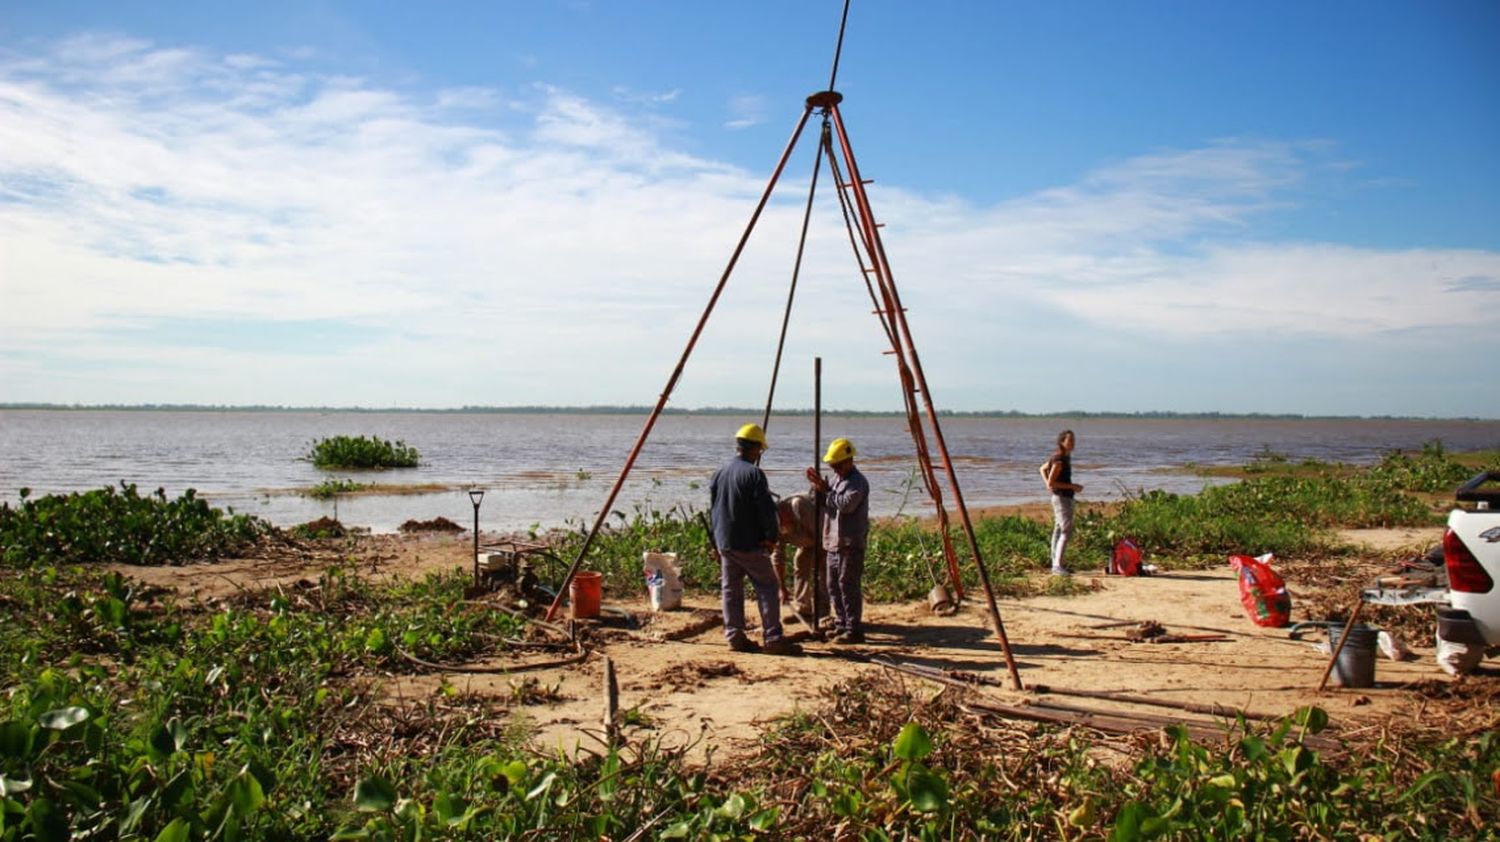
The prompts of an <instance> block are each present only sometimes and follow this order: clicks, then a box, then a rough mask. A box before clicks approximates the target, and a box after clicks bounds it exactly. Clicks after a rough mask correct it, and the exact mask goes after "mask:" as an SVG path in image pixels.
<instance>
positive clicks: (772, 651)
mask: <svg viewBox="0 0 1500 842" xmlns="http://www.w3.org/2000/svg"><path fill="white" fill-rule="evenodd" d="M765 652H766V654H767V655H801V654H802V647H801V646H798V645H797V644H795V643H793V642H791V641H790V640H787V639H786V638H784V637H778V638H777V639H775V640H768V641H766V646H765Z"/></svg>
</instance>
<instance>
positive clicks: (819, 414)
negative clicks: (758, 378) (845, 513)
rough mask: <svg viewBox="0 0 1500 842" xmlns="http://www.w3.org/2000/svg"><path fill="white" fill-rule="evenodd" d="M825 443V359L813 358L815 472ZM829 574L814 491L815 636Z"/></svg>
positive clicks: (820, 509) (820, 625)
mask: <svg viewBox="0 0 1500 842" xmlns="http://www.w3.org/2000/svg"><path fill="white" fill-rule="evenodd" d="M822 441H823V358H822V357H813V470H817V469H818V448H819V447H820V446H821V443H822ZM827 575H828V573H827V571H826V570H825V569H824V559H823V495H822V494H820V493H818V491H817V489H814V490H813V575H812V589H813V628H812V631H813V634H815V635H816V634H819V633H821V632H822V630H823V609H824V608H826V607H827V606H826V605H824V604H823V599H822V588H821V587H819V586H820V585H822V584H823V580H824V579H825V578H826V577H827Z"/></svg>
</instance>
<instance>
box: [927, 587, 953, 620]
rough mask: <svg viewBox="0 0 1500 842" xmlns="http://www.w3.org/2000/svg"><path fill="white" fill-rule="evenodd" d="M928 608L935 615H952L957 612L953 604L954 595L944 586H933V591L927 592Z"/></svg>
mask: <svg viewBox="0 0 1500 842" xmlns="http://www.w3.org/2000/svg"><path fill="white" fill-rule="evenodd" d="M927 607H929V608H931V609H932V613H934V614H952V613H953V612H954V611H955V610H957V608H956V606H955V605H954V604H953V597H952V595H950V594H949V593H948V589H947V588H945V587H943V586H942V585H933V586H932V590H930V591H928V592H927Z"/></svg>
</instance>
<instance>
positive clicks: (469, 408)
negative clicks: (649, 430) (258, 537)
mask: <svg viewBox="0 0 1500 842" xmlns="http://www.w3.org/2000/svg"><path fill="white" fill-rule="evenodd" d="M652 409H653V407H651V406H644V405H629V404H592V405H581V406H577V405H558V404H522V405H511V406H486V405H466V406H461V407H400V406H387V407H366V406H295V405H292V406H289V405H285V404H200V403H134V404H111V403H99V404H84V403H48V402H40V401H15V402H0V410H44V411H64V412H90V411H116V412H120V411H125V412H346V413H408V414H436V415H440V414H455V415H456V414H474V415H485V414H491V415H506V414H509V415H523V414H536V415H543V414H545V415H570V414H571V415H641V414H646V413H649V412H651V411H652ZM763 412H764V410H763V409H752V408H749V407H733V406H703V407H665V408H663V409H662V414H664V415H747V416H757V417H758V416H760V415H761V414H763ZM822 412H823V414H824V415H831V416H842V417H860V416H865V417H901V416H903V415H905V412H903V411H901V410H896V409H889V410H887V409H875V410H865V409H824V410H823V411H822ZM813 413H814V410H813V409H811V408H787V409H782V410H779V411H777V412H776V413H775V414H777V415H785V416H806V415H812V414H813ZM937 415H938V416H939V417H941V418H1142V419H1164V418H1184V419H1262V420H1305V421H1325V420H1359V421H1496V420H1500V419H1497V418H1482V417H1478V416H1434V415H1325V414H1314V415H1309V414H1306V413H1300V412H1221V411H1215V410H1208V411H1182V410H1138V411H1123V410H1085V409H1069V410H1061V411H1049V412H1023V411H1021V410H1016V409H982V410H959V409H939V410H938V411H937Z"/></svg>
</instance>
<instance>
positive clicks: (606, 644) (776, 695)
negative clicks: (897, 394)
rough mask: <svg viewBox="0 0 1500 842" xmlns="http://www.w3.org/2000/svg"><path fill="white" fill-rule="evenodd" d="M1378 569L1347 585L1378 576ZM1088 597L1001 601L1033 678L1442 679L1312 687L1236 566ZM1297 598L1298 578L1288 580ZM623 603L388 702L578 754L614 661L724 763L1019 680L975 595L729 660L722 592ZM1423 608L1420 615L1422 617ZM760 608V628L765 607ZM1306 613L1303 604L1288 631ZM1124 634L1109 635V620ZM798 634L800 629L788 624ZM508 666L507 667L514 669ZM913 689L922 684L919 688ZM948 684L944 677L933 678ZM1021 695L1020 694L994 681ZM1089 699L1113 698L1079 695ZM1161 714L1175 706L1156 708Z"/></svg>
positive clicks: (437, 554)
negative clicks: (920, 668)
mask: <svg viewBox="0 0 1500 842" xmlns="http://www.w3.org/2000/svg"><path fill="white" fill-rule="evenodd" d="M1438 536H1440V530H1365V531H1360V532H1351V533H1346V534H1345V539H1346V540H1349V541H1350V542H1351V543H1355V544H1357V545H1365V546H1367V547H1369V548H1370V549H1371V552H1372V557H1373V555H1374V554H1376V553H1378V552H1381V551H1383V552H1387V553H1389V552H1390V551H1393V550H1394V551H1406V550H1408V549H1410V551H1412V552H1414V553H1415V552H1419V551H1421V550H1422V549H1425V547H1427V546H1429V545H1430V544H1431V543H1432V542H1433V541H1435V540H1436V539H1437V537H1438ZM469 552H470V544H469V542H468V541H467V540H465V539H464V538H463V536H456V537H454V536H373V537H366V538H363V539H361V541H360V544H359V549H358V552H353V551H350V550H348V549H343V548H340V547H333V548H328V549H323V550H307V551H305V552H303V553H301V554H300V555H294V556H293V557H288V558H279V559H274V560H259V561H227V562H223V563H221V564H214V565H196V566H191V567H185V568H144V569H143V568H130V569H129V570H127V571H125V572H127V573H129V575H132V576H134V577H136V578H138V579H143V580H146V581H148V582H150V583H152V584H158V585H162V586H167V587H174V588H177V589H178V590H179V591H180V592H182V593H184V594H185V595H188V596H193V597H197V598H202V599H212V598H215V597H221V596H225V595H227V594H229V593H232V592H234V591H237V590H240V589H256V588H263V587H275V586H277V585H284V584H286V583H289V582H292V581H296V580H298V579H313V580H316V578H317V576H318V575H319V573H320V572H321V571H322V570H323V569H325V568H326V567H327V566H329V565H334V564H341V565H345V566H350V567H352V568H353V569H356V570H359V571H360V573H361V575H367V576H371V577H373V578H376V579H389V578H394V577H404V576H413V575H421V574H422V573H424V572H426V571H429V570H437V569H451V568H453V567H460V568H465V569H466V565H467V564H468V563H469ZM1375 570H1376V568H1375V567H1374V566H1371V567H1368V568H1366V569H1360V570H1355V571H1353V572H1350V573H1349V574H1347V576H1346V578H1349V579H1358V578H1359V577H1370V576H1373V575H1374V572H1375ZM1081 578H1082V579H1083V581H1085V582H1088V583H1090V585H1091V590H1090V591H1089V592H1087V593H1085V594H1082V595H1078V596H1070V597H1043V598H1034V599H1027V600H1003V601H1001V602H1000V603H999V609H1000V612H1001V617H1002V619H1003V622H1004V624H1005V628H1006V631H1007V633H1008V637H1009V639H1010V642H1011V645H1012V647H1013V652H1014V654H1015V657H1016V660H1017V665H1018V667H1019V672H1020V676H1021V679H1022V681H1023V682H1024V683H1025V684H1026V685H1027V686H1028V687H1033V686H1035V685H1048V686H1052V687H1060V688H1072V689H1081V690H1107V691H1116V692H1125V693H1132V694H1141V695H1147V696H1152V697H1155V698H1159V699H1166V700H1173V701H1179V702H1188V701H1191V702H1199V703H1219V704H1222V705H1226V706H1230V707H1235V708H1241V709H1247V710H1252V711H1257V712H1264V713H1271V714H1284V713H1290V712H1291V711H1293V710H1295V709H1296V708H1298V707H1299V706H1302V705H1306V704H1312V703H1316V704H1319V705H1321V706H1322V707H1324V708H1325V709H1326V710H1328V711H1329V713H1330V715H1331V716H1332V717H1333V719H1334V721H1335V722H1336V723H1339V722H1343V723H1346V724H1349V725H1358V724H1360V723H1368V722H1373V721H1376V720H1378V719H1382V718H1385V717H1389V716H1390V715H1392V714H1393V713H1396V712H1398V711H1404V710H1406V709H1407V708H1408V707H1409V706H1410V705H1411V704H1412V702H1411V697H1410V694H1409V693H1406V692H1404V691H1403V689H1402V688H1403V687H1404V686H1405V685H1408V684H1409V683H1411V682H1418V681H1426V680H1439V681H1446V680H1448V679H1447V677H1446V676H1445V675H1443V673H1441V672H1440V671H1439V670H1438V669H1437V667H1436V666H1435V664H1434V662H1433V657H1432V650H1431V648H1430V647H1431V644H1430V643H1429V642H1428V641H1426V640H1421V641H1417V640H1412V641H1407V642H1408V644H1409V645H1411V647H1412V650H1413V652H1414V657H1413V659H1411V660H1408V661H1404V662H1393V661H1390V660H1386V659H1384V658H1378V659H1377V666H1376V685H1375V686H1374V687H1372V688H1365V689H1359V690H1336V691H1331V692H1327V693H1324V694H1323V695H1321V696H1319V695H1318V694H1317V693H1315V692H1314V688H1315V687H1316V685H1317V683H1318V680H1319V677H1320V676H1321V674H1322V671H1323V669H1324V667H1325V665H1326V663H1327V656H1326V655H1324V654H1321V653H1319V652H1317V651H1315V649H1314V648H1313V647H1312V645H1310V644H1309V643H1307V642H1298V641H1292V640H1289V639H1288V634H1287V630H1286V629H1261V628H1258V627H1256V626H1254V625H1253V624H1251V623H1250V621H1249V620H1248V619H1247V618H1246V615H1245V612H1244V609H1243V608H1242V607H1241V606H1240V602H1239V591H1238V588H1237V586H1236V581H1235V576H1234V573H1233V572H1232V571H1231V570H1229V569H1228V568H1227V567H1225V568H1219V569H1213V570H1208V571H1196V572H1177V573H1167V574H1162V575H1157V576H1152V577H1141V578H1119V577H1102V576H1093V577H1091V576H1088V575H1087V574H1084V575H1083V576H1081ZM1290 584H1291V587H1292V590H1293V593H1294V595H1297V594H1298V588H1299V585H1298V583H1297V582H1296V581H1292V582H1290ZM612 598H613V599H614V604H616V605H618V606H619V607H622V608H625V609H628V610H629V611H631V612H632V613H633V614H634V615H635V616H636V617H637V618H638V622H639V626H638V627H637V628H634V629H627V628H624V627H623V624H618V623H617V624H614V625H617V626H619V627H612V626H610V625H600V624H594V623H589V622H587V621H585V625H586V626H588V628H587V631H586V632H585V634H586V639H587V640H588V641H589V646H590V649H591V654H590V657H589V658H588V659H587V660H586V661H585V662H584V663H582V664H577V665H574V666H570V667H564V668H555V669H547V670H541V671H534V672H526V673H521V674H507V673H504V672H495V673H483V674H470V673H458V672H453V673H443V674H437V673H433V674H423V675H415V676H399V677H394V678H391V679H390V680H389V681H388V683H387V695H388V698H391V699H393V700H406V701H422V700H430V699H432V698H433V697H434V694H436V693H438V692H439V688H440V687H441V686H442V685H443V684H445V683H446V684H449V685H451V686H452V687H454V688H456V689H458V690H459V691H461V692H467V693H475V694H481V695H484V696H490V697H493V698H494V699H496V700H497V701H498V702H501V703H503V704H505V705H506V706H508V707H509V708H510V709H511V710H512V711H514V712H515V713H516V714H518V715H519V716H521V717H523V718H525V719H527V720H529V721H530V723H531V724H532V725H533V726H534V727H535V729H536V738H535V739H536V743H537V744H538V747H543V748H551V749H562V750H564V751H572V750H574V749H575V748H576V747H578V746H584V747H597V743H596V742H595V740H596V737H594V736H591V733H592V734H597V733H599V730H600V729H599V723H600V722H601V718H602V711H603V701H602V695H601V686H602V681H603V679H602V676H603V663H604V658H605V657H608V658H609V659H611V660H612V662H613V664H614V666H615V670H616V673H617V677H618V684H619V688H620V709H621V710H622V711H626V712H627V717H626V719H627V722H628V723H629V727H631V728H636V729H650V730H652V731H654V732H655V734H656V735H657V736H659V737H660V738H662V740H663V741H664V742H665V743H666V744H667V745H669V746H676V745H681V746H687V745H692V746H695V748H694V749H693V751H692V752H691V753H692V755H693V756H695V757H698V758H700V759H701V758H704V757H707V756H708V755H709V753H710V750H712V751H713V752H716V753H717V755H718V756H720V757H722V756H724V755H725V754H726V753H734V752H736V751H738V750H740V749H741V748H744V747H747V746H749V745H750V744H751V742H752V741H753V740H754V739H755V736H756V733H757V726H758V725H760V724H761V723H764V722H766V721H769V720H771V719H774V718H776V717H778V716H781V715H783V714H786V713H788V712H791V711H796V710H799V709H800V710H803V711H810V710H811V709H812V707H813V705H814V704H815V702H816V700H817V697H818V695H819V691H820V690H821V689H823V688H826V687H829V686H832V685H834V684H836V683H838V682H840V681H843V680H845V679H848V678H851V677H854V676H856V675H859V674H861V673H865V672H868V671H871V670H880V669H882V667H880V666H878V665H876V664H872V663H870V662H869V658H870V657H873V656H884V657H887V658H891V659H894V660H897V661H902V662H908V663H915V664H921V665H926V666H931V667H937V668H941V669H956V670H965V671H971V672H976V673H980V674H983V675H987V676H990V677H993V678H994V679H996V680H998V681H1000V682H1001V683H1002V684H1003V685H1004V686H1005V688H1008V686H1009V683H1008V675H1007V671H1006V669H1005V664H1004V660H1003V657H1002V655H1001V652H1000V649H999V646H998V645H997V643H996V641H995V638H994V635H993V633H992V632H991V628H990V621H989V617H988V613H987V611H985V609H984V606H983V601H982V598H981V595H979V594H977V593H976V594H970V599H969V600H968V601H967V602H966V603H965V604H964V605H963V607H962V609H961V610H960V612H959V613H958V614H957V615H954V616H948V617H942V616H936V615H934V614H932V613H931V612H930V611H929V610H928V609H927V606H926V604H925V603H913V604H886V605H871V606H868V607H867V616H866V621H867V625H868V628H867V642H866V643H865V644H864V645H861V646H855V647H839V646H835V645H833V644H828V643H822V642H817V641H806V642H805V643H804V645H805V647H806V654H805V655H803V656H801V657H790V658H788V657H774V656H768V655H758V654H740V653H735V652H732V651H730V650H729V649H728V647H727V646H726V645H725V643H724V640H723V632H722V628H721V626H720V624H719V620H718V616H719V610H718V603H717V599H715V598H712V597H704V596H696V597H690V598H689V599H688V600H687V602H686V605H685V608H684V610H681V611H672V612H664V613H662V614H657V615H652V614H650V613H649V612H648V610H647V606H646V605H645V604H644V600H643V599H642V598H641V597H640V596H639V595H637V594H630V595H627V596H626V597H625V598H624V599H623V600H621V599H618V598H617V596H616V595H614V594H610V593H606V594H605V600H606V603H607V604H609V603H610V602H611V600H612ZM1412 610H1416V611H1420V610H1423V609H1422V608H1414V609H1412ZM747 613H748V616H749V618H750V619H751V620H752V622H753V621H754V620H755V609H754V606H753V603H752V604H751V605H750V606H749V607H748V611H747ZM1300 619H1305V617H1304V615H1303V613H1302V611H1301V610H1300V606H1299V604H1298V603H1297V602H1296V600H1295V599H1294V613H1293V621H1294V622H1295V621H1297V620H1300ZM1146 620H1152V621H1155V622H1158V623H1161V624H1162V625H1164V626H1166V628H1167V631H1169V632H1172V633H1179V634H1180V633H1190V634H1203V633H1211V632H1215V631H1217V632H1221V633H1222V634H1223V635H1224V636H1225V637H1227V638H1228V640H1227V641H1225V642H1200V643H1176V644H1157V643H1132V642H1130V641H1128V640H1126V639H1124V637H1125V633H1126V632H1127V631H1129V625H1128V624H1130V623H1136V622H1140V621H1146ZM1110 623H1116V624H1127V625H1120V626H1117V627H1113V628H1100V627H1099V626H1101V625H1105V624H1110ZM787 628H788V632H789V633H792V632H797V631H798V630H799V629H800V627H799V626H796V625H788V627H787ZM505 663H508V662H501V663H498V664H497V666H500V667H503V666H504V665H505ZM909 680H910V681H911V682H915V683H918V684H927V682H925V681H924V680H923V679H919V678H914V677H913V678H910V679H909ZM931 686H932V688H933V691H934V692H936V690H937V685H931ZM992 692H995V693H996V694H998V695H1001V696H1009V697H1010V701H1013V702H1014V701H1016V700H1019V699H1020V698H1021V695H1020V694H1014V693H1010V692H1008V690H1007V689H995V690H993V691H992ZM1075 701H1077V702H1079V703H1080V704H1087V705H1089V706H1093V707H1106V708H1107V707H1110V706H1111V705H1110V704H1109V703H1107V702H1099V701H1096V700H1075ZM1158 712H1159V713H1167V712H1168V711H1165V710H1159V711H1158Z"/></svg>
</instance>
